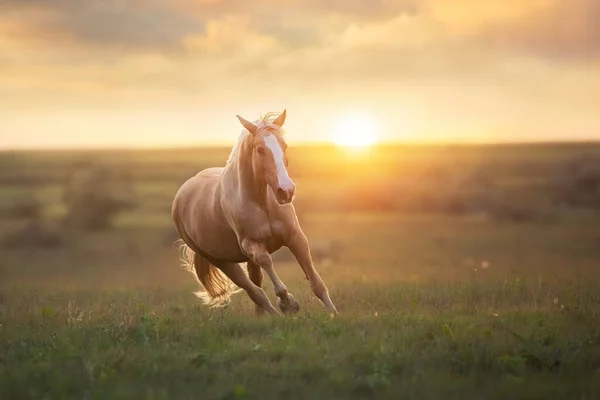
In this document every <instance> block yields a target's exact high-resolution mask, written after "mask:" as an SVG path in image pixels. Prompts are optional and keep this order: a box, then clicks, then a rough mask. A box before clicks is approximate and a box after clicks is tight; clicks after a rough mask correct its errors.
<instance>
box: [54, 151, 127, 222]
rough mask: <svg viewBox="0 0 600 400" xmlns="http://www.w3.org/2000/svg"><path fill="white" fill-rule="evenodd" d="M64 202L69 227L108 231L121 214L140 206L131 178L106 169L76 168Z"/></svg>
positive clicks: (92, 165)
mask: <svg viewBox="0 0 600 400" xmlns="http://www.w3.org/2000/svg"><path fill="white" fill-rule="evenodd" d="M63 201H64V203H65V206H66V208H67V215H66V219H65V222H66V223H67V225H68V226H71V227H76V228H79V229H85V230H99V229H107V228H110V227H111V226H112V223H113V222H114V218H115V217H116V216H117V215H119V214H120V213H122V212H124V211H127V210H132V209H134V208H136V207H137V206H138V201H137V196H136V194H135V190H134V187H133V184H132V182H131V178H130V176H129V175H127V174H125V173H123V172H121V171H118V170H117V169H115V168H110V167H108V166H105V165H100V164H95V163H90V164H80V165H75V166H74V167H73V168H72V170H71V171H70V174H69V176H68V177H67V181H66V183H65V189H64V196H63Z"/></svg>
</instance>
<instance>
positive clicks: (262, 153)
mask: <svg viewBox="0 0 600 400" xmlns="http://www.w3.org/2000/svg"><path fill="white" fill-rule="evenodd" d="M256 151H257V152H258V154H260V155H261V156H264V155H265V149H264V148H262V147H259V148H258V149H256Z"/></svg>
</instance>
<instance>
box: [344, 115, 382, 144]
mask: <svg viewBox="0 0 600 400" xmlns="http://www.w3.org/2000/svg"><path fill="white" fill-rule="evenodd" d="M380 136H381V132H380V126H379V121H378V120H377V119H376V118H374V117H372V116H369V115H366V114H358V113H353V114H350V113H348V114H343V115H340V116H339V117H338V118H336V120H335V121H334V123H333V142H334V143H335V144H336V145H338V146H340V147H345V148H366V147H370V146H371V145H373V144H375V143H377V142H378V141H379V140H380Z"/></svg>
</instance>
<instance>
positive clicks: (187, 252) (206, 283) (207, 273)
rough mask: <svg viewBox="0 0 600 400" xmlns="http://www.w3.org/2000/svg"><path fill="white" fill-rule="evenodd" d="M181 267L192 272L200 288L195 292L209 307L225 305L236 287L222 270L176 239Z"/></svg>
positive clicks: (238, 289) (236, 290) (235, 291)
mask: <svg viewBox="0 0 600 400" xmlns="http://www.w3.org/2000/svg"><path fill="white" fill-rule="evenodd" d="M178 242H179V244H180V245H179V250H180V253H181V262H182V265H181V266H182V267H183V268H185V269H186V270H188V271H189V272H191V273H193V274H194V275H195V276H196V278H197V280H198V282H199V283H200V284H201V286H202V289H200V290H199V291H197V292H195V295H196V296H198V297H199V298H200V299H201V300H202V302H203V303H204V304H206V305H208V306H209V307H222V306H225V305H227V304H228V303H229V302H230V300H231V296H232V295H233V294H235V293H237V292H239V291H240V290H241V289H240V288H238V287H237V286H236V285H235V284H234V283H233V282H232V281H231V280H230V279H229V278H228V277H227V276H226V275H225V274H223V272H222V271H221V270H220V269H218V268H217V267H215V266H214V265H212V264H211V263H210V262H209V261H208V260H207V259H206V258H204V257H202V256H201V255H200V254H198V253H196V252H195V251H194V250H192V249H191V248H190V247H189V246H188V245H186V244H185V243H184V242H183V240H181V239H180V240H178Z"/></svg>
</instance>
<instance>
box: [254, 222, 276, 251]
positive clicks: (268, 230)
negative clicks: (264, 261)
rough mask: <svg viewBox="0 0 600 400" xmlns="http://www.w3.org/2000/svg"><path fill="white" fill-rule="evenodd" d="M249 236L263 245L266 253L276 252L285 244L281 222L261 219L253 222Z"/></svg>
mask: <svg viewBox="0 0 600 400" xmlns="http://www.w3.org/2000/svg"><path fill="white" fill-rule="evenodd" d="M250 231H251V232H252V233H251V234H250V235H249V236H251V237H252V239H253V240H255V241H256V242H259V243H262V244H264V246H265V247H266V248H267V250H268V251H276V250H277V249H279V248H280V247H281V246H283V245H284V242H285V225H284V224H283V222H281V221H277V220H275V221H271V220H268V219H262V220H258V221H255V223H254V224H253V227H252V228H251V229H250Z"/></svg>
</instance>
